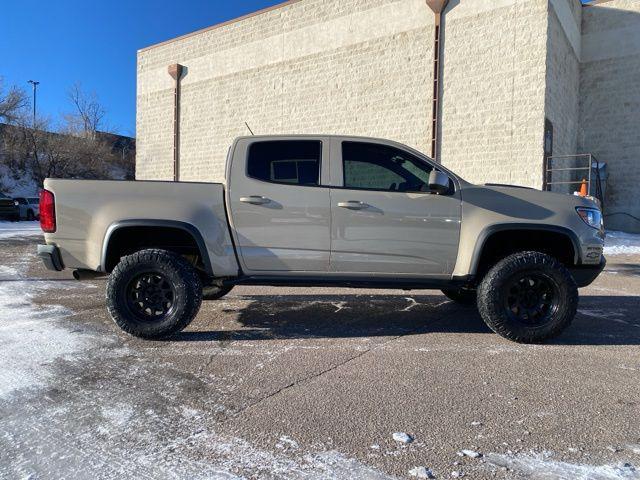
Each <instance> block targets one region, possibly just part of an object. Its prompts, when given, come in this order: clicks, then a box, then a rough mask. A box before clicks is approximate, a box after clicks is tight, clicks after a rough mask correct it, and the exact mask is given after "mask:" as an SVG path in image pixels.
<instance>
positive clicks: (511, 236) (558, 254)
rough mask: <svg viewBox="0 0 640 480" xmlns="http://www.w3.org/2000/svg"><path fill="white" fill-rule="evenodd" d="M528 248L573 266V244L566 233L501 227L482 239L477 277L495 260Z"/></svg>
mask: <svg viewBox="0 0 640 480" xmlns="http://www.w3.org/2000/svg"><path fill="white" fill-rule="evenodd" d="M528 250H533V251H536V252H541V253H546V254H547V255H550V256H552V257H554V258H555V259H556V260H558V261H560V262H561V263H563V264H564V265H566V266H568V267H570V266H573V265H575V261H576V250H575V246H574V244H573V242H572V241H571V238H570V237H569V236H568V235H567V234H564V233H560V232H554V231H549V230H527V229H525V230H504V231H500V232H495V233H493V234H491V235H490V236H489V238H487V240H486V241H485V243H484V245H483V247H482V253H481V255H480V259H479V261H478V263H477V269H476V276H477V277H478V278H482V277H483V276H484V274H485V273H486V272H487V271H488V270H489V269H490V268H491V266H492V265H495V263H496V262H498V261H500V260H502V259H503V258H505V257H507V256H509V255H511V254H513V253H516V252H523V251H528Z"/></svg>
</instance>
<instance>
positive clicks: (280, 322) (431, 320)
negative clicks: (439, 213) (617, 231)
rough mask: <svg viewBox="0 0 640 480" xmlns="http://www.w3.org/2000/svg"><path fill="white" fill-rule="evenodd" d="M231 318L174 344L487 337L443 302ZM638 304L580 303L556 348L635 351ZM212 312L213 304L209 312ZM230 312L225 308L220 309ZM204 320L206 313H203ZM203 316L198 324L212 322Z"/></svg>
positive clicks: (321, 307) (261, 309) (277, 299)
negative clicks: (229, 325)
mask: <svg viewBox="0 0 640 480" xmlns="http://www.w3.org/2000/svg"><path fill="white" fill-rule="evenodd" d="M242 299H243V300H249V301H251V303H250V304H249V305H248V306H246V307H244V308H240V309H234V308H224V307H223V304H221V305H220V307H221V311H222V312H224V313H226V314H236V315H237V317H236V319H235V320H236V321H237V322H238V323H240V324H241V325H242V326H243V328H238V329H235V330H216V331H188V332H182V333H180V334H178V335H175V336H173V337H171V339H170V340H172V341H182V342H198V341H202V342H205V341H232V340H236V341H238V340H242V341H258V340H277V339H305V338H355V337H394V336H401V335H422V334H428V333H475V334H484V333H492V332H491V330H490V329H489V328H488V327H487V326H486V325H485V324H484V322H483V321H482V319H481V318H480V315H479V314H478V312H477V310H476V309H475V308H465V307H461V306H459V305H456V304H454V303H453V302H450V301H448V300H446V299H445V297H443V296H437V295H423V296H416V295H414V296H410V297H409V296H402V295H397V296H396V295H382V296H380V295H375V296H369V295H290V296H289V295H284V296H270V295H251V296H243V297H242ZM638 304H639V297H632V296H620V297H610V296H592V295H587V296H583V297H581V299H580V304H579V307H578V315H577V316H576V318H575V320H574V321H573V324H572V325H571V327H570V328H569V329H568V330H567V331H565V332H564V333H563V334H562V335H561V336H560V337H559V338H557V339H555V340H553V341H551V342H550V343H551V344H554V345H640V319H638V317H637V314H636V311H637V306H638ZM213 305H214V306H215V303H214V304H213ZM226 306H227V307H228V304H227V305H226ZM203 314H204V312H203ZM203 314H201V315H200V317H199V320H197V321H196V323H195V324H194V326H196V327H197V323H202V322H207V321H212V320H213V319H212V318H211V313H209V314H208V315H207V314H204V315H203Z"/></svg>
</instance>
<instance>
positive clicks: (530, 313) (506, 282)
mask: <svg viewBox="0 0 640 480" xmlns="http://www.w3.org/2000/svg"><path fill="white" fill-rule="evenodd" d="M577 308H578V287H577V286H576V282H575V281H574V279H573V277H572V276H571V273H569V271H568V270H567V269H566V268H565V266H564V265H562V264H561V263H560V262H558V261H557V260H556V259H554V258H553V257H550V256H549V255H545V254H543V253H540V252H522V253H516V254H514V255H510V256H509V257H507V258H505V259H503V260H501V261H500V262H498V263H497V264H496V265H495V266H494V267H493V268H491V270H489V272H488V273H487V275H486V276H485V277H484V279H483V280H482V282H481V283H480V286H479V288H478V310H479V311H480V315H481V316H482V319H483V320H484V321H485V323H486V324H487V325H488V326H489V328H491V329H492V330H493V331H494V332H496V333H497V334H499V335H501V336H503V337H505V338H507V339H509V340H513V341H515V342H519V343H541V342H544V341H545V340H549V339H551V338H554V337H556V336H558V335H560V334H561V333H562V332H563V331H564V330H565V329H566V328H567V327H568V326H569V325H570V324H571V322H572V320H573V318H574V317H575V315H576V310H577Z"/></svg>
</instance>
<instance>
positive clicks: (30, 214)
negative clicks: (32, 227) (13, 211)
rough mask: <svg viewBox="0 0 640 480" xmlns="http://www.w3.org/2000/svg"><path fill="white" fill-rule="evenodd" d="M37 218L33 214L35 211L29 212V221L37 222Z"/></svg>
mask: <svg viewBox="0 0 640 480" xmlns="http://www.w3.org/2000/svg"><path fill="white" fill-rule="evenodd" d="M35 218H36V216H35V215H34V214H33V210H29V211H28V212H27V220H29V221H33V220H35Z"/></svg>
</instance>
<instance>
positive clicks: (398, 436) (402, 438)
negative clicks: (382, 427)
mask: <svg viewBox="0 0 640 480" xmlns="http://www.w3.org/2000/svg"><path fill="white" fill-rule="evenodd" d="M393 439H394V440H395V441H396V442H399V443H411V442H413V437H412V436H411V435H409V434H407V433H404V432H395V433H394V434H393Z"/></svg>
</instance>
